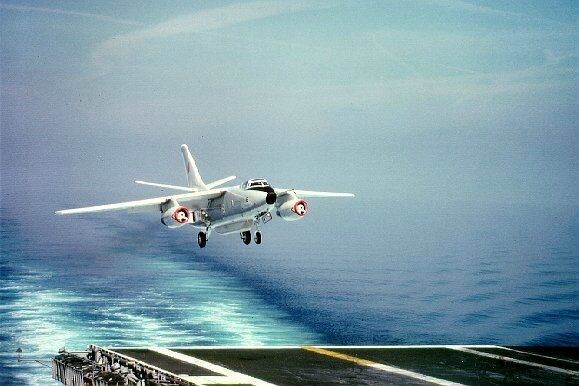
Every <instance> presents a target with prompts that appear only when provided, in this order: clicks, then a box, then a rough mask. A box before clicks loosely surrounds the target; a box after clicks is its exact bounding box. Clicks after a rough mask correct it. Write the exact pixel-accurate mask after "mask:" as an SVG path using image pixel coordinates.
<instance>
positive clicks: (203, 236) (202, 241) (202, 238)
mask: <svg viewBox="0 0 579 386" xmlns="http://www.w3.org/2000/svg"><path fill="white" fill-rule="evenodd" d="M197 244H199V248H205V245H206V244H207V233H205V232H199V234H198V235H197Z"/></svg>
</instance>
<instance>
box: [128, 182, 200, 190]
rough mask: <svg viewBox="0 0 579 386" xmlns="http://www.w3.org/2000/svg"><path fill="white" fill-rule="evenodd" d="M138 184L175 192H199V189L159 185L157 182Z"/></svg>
mask: <svg viewBox="0 0 579 386" xmlns="http://www.w3.org/2000/svg"><path fill="white" fill-rule="evenodd" d="M135 183H136V184H141V185H149V186H156V187H158V188H167V189H174V190H183V191H185V192H197V191H198V190H199V189H196V188H188V187H186V186H176V185H167V184H157V183H155V182H147V181H140V180H137V181H135Z"/></svg>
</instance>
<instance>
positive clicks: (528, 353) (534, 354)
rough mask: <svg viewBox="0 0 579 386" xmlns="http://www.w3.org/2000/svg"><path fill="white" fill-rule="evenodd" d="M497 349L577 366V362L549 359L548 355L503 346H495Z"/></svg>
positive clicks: (578, 362)
mask: <svg viewBox="0 0 579 386" xmlns="http://www.w3.org/2000/svg"><path fill="white" fill-rule="evenodd" d="M497 348H500V349H503V350H509V351H514V352H518V353H521V354H526V355H532V356H535V357H539V358H546V359H552V360H555V361H561V362H567V363H573V364H579V361H574V360H571V359H563V358H556V357H550V356H548V355H542V354H536V353H534V352H528V351H521V350H515V349H514V348H508V347H503V346H497Z"/></svg>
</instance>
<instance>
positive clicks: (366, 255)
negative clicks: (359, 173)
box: [0, 194, 579, 385]
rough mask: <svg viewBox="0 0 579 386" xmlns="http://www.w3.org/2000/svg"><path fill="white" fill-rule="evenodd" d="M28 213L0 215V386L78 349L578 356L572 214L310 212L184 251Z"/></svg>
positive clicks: (119, 229) (360, 204)
mask: <svg viewBox="0 0 579 386" xmlns="http://www.w3.org/2000/svg"><path fill="white" fill-rule="evenodd" d="M11 199H14V200H18V199H19V198H18V197H17V196H10V195H8V194H5V195H4V197H3V201H2V203H3V205H4V206H6V205H5V204H6V203H7V202H10V200H11ZM65 199H66V197H64V198H63V200H65ZM28 202H29V203H30V202H31V201H30V200H29V201H28ZM29 205H30V208H32V209H31V211H32V212H34V213H35V215H34V216H32V215H30V213H25V214H23V212H21V211H16V210H14V209H13V208H14V207H13V208H12V209H11V208H4V209H3V210H2V216H1V218H2V227H1V232H2V233H1V236H2V238H1V245H2V253H1V255H2V257H1V262H0V263H1V264H0V269H1V271H0V280H1V284H2V285H1V288H0V297H1V299H2V301H1V304H0V322H1V325H2V329H1V332H0V344H1V350H0V351H1V356H0V365H1V368H2V371H1V372H0V384H2V385H9V384H18V385H20V384H30V385H40V384H42V385H44V384H57V383H54V382H52V381H51V380H50V369H49V368H46V367H44V366H42V364H39V363H37V362H32V361H30V360H33V359H38V360H41V361H47V362H49V361H50V358H51V356H52V355H54V354H55V353H56V352H57V350H58V349H59V348H60V347H66V348H67V349H69V350H80V349H83V348H84V347H85V346H86V345H88V344H91V343H92V344H100V345H105V346H115V345H116V346H145V345H155V346H186V345H201V344H202V345H217V344H220V345H221V344H224V345H276V344H322V343H323V344H427V343H429V344H437V343H439V344H449V343H464V344H467V343H468V344H477V343H480V344H483V343H487V344H517V345H525V344H529V345H535V344H541V345H579V330H578V327H577V325H578V323H577V322H578V318H579V310H578V304H579V302H578V301H577V300H578V295H579V287H578V286H577V283H578V277H579V276H578V273H579V272H578V271H579V268H578V267H579V264H578V262H579V259H578V251H579V245H578V234H579V233H578V230H579V227H578V222H577V217H576V210H575V208H557V207H551V208H545V207H537V206H528V205H527V206H525V205H518V206H516V205H502V206H494V207H486V208H483V207H481V206H480V205H467V204H460V205H458V204H457V205H451V204H448V203H447V204H446V205H433V204H431V203H414V204H412V205H410V204H408V203H404V204H400V203H391V204H384V203H383V204H381V205H380V206H377V205H376V203H374V202H372V201H371V200H364V199H356V200H355V201H350V202H349V203H348V209H347V210H343V209H339V208H337V207H336V205H335V203H332V202H330V201H322V200H320V201H319V202H318V201H315V202H312V205H311V213H310V215H309V216H308V217H306V219H304V220H303V221H299V222H296V223H286V222H283V221H282V220H280V219H275V220H274V221H273V222H272V223H271V224H267V225H265V226H264V227H263V229H262V231H263V234H264V243H263V244H262V245H261V246H256V245H254V244H252V245H250V246H245V245H243V244H242V243H241V241H240V240H239V238H238V237H236V236H229V237H224V236H217V235H216V236H215V237H212V238H211V239H210V240H209V242H208V246H207V248H205V249H204V250H199V249H198V248H197V245H196V237H195V234H196V233H195V231H194V229H191V228H189V227H186V228H185V229H177V230H169V229H167V228H165V227H163V226H162V225H161V224H160V223H159V219H158V218H156V216H154V215H153V216H149V215H131V216H125V217H123V216H118V215H114V214H102V215H93V216H86V217H56V216H53V215H52V211H53V210H54V209H58V208H57V207H56V208H53V206H54V205H43V204H42V203H30V204H29ZM16 207H20V206H16ZM17 348H22V350H23V352H24V353H23V358H25V359H27V360H29V361H26V362H20V363H18V362H17V361H16V353H15V351H16V349H17Z"/></svg>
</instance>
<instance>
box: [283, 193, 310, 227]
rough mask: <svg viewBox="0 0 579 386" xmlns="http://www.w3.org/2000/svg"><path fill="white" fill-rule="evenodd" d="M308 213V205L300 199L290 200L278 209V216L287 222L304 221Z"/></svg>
mask: <svg viewBox="0 0 579 386" xmlns="http://www.w3.org/2000/svg"><path fill="white" fill-rule="evenodd" d="M307 213H308V203H307V202H306V200H302V199H299V198H296V199H293V200H288V201H286V202H284V203H283V204H281V205H280V206H279V207H278V208H277V215H278V216H279V217H281V218H283V219H284V220H285V221H295V220H300V219H302V218H303V217H304V216H305V215H306V214H307Z"/></svg>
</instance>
